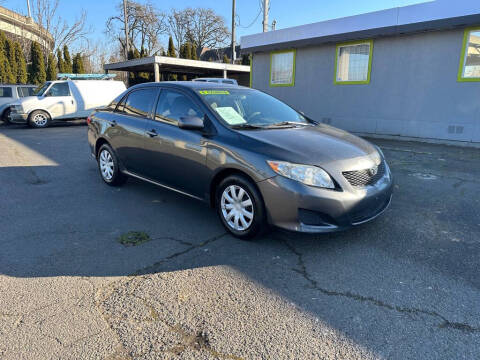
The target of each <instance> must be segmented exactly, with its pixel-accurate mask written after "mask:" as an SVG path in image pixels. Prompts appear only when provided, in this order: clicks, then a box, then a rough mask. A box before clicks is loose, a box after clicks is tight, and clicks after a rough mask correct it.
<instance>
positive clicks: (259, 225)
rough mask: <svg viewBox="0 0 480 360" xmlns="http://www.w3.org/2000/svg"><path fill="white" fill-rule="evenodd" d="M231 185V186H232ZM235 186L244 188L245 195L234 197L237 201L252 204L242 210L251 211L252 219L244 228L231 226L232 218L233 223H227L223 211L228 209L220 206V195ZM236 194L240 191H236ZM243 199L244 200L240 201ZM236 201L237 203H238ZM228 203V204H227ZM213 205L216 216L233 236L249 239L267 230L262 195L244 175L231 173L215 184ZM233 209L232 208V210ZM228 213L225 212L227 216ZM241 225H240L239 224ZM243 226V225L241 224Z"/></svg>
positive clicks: (238, 222)
mask: <svg viewBox="0 0 480 360" xmlns="http://www.w3.org/2000/svg"><path fill="white" fill-rule="evenodd" d="M232 186H233V188H232ZM235 187H239V188H241V189H243V190H244V192H245V194H246V195H247V196H245V195H243V196H242V199H234V200H236V201H237V202H238V203H244V202H247V201H248V200H251V203H252V205H251V206H249V207H246V208H245V209H244V210H247V211H248V212H251V211H253V219H252V220H251V223H250V224H249V226H248V227H246V228H245V229H240V230H239V229H236V228H234V227H232V226H235V221H234V220H233V222H234V224H229V223H228V220H227V219H226V218H225V215H224V211H226V212H228V209H226V208H223V207H222V206H223V205H222V196H223V194H224V192H225V191H226V189H227V188H229V189H235ZM227 194H230V195H231V192H228V191H227ZM236 194H237V195H239V194H240V192H237V193H236ZM242 200H244V201H242ZM238 203H237V205H239V204H238ZM227 205H230V204H227ZM215 207H216V209H217V213H218V217H219V218H220V221H221V222H222V224H223V226H224V227H225V228H226V229H227V230H228V231H229V232H230V233H231V234H233V235H234V236H236V237H238V238H240V239H243V240H249V239H252V238H254V237H255V236H256V235H258V234H259V233H260V232H264V231H266V230H268V226H267V223H266V220H265V205H264V203H263V199H262V196H261V194H260V192H259V191H258V189H257V187H256V186H255V185H254V184H253V183H252V182H251V181H250V180H249V179H248V178H246V177H244V176H241V175H231V176H228V177H226V178H225V179H223V180H222V181H221V182H220V184H219V185H218V186H217V189H216V191H215ZM232 211H233V210H232ZM228 215H230V213H227V216H228ZM244 219H245V220H247V221H248V218H246V217H244ZM237 224H240V219H239V220H237ZM241 226H242V225H241ZM242 227H243V226H242Z"/></svg>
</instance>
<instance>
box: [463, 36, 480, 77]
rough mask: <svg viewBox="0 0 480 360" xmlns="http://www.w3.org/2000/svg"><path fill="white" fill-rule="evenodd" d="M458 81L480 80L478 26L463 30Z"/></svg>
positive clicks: (479, 38)
mask: <svg viewBox="0 0 480 360" xmlns="http://www.w3.org/2000/svg"><path fill="white" fill-rule="evenodd" d="M458 81H480V27H479V28H474V29H467V30H465V33H464V35H463V46H462V54H461V57H460V68H459V70H458Z"/></svg>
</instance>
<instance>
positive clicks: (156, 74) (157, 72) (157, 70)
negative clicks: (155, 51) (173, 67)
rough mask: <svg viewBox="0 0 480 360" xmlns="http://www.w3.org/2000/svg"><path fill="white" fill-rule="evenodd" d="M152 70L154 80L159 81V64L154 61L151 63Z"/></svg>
mask: <svg viewBox="0 0 480 360" xmlns="http://www.w3.org/2000/svg"><path fill="white" fill-rule="evenodd" d="M153 72H154V74H155V82H159V81H160V64H159V63H157V62H155V63H154V64H153Z"/></svg>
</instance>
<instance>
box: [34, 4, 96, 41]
mask: <svg viewBox="0 0 480 360" xmlns="http://www.w3.org/2000/svg"><path fill="white" fill-rule="evenodd" d="M31 5H32V17H33V19H34V21H35V22H36V23H37V24H38V25H40V26H42V27H43V28H44V29H45V30H47V32H49V33H50V34H52V36H53V42H54V44H53V48H54V49H61V48H62V47H63V46H64V45H71V44H72V43H74V42H76V41H79V40H82V39H83V40H86V37H87V35H88V34H89V33H90V32H91V30H90V29H87V28H86V26H85V24H86V20H87V13H86V12H85V10H83V11H82V12H81V13H80V15H79V16H78V17H77V18H75V20H74V22H73V23H72V24H69V23H68V22H67V21H66V20H64V19H63V18H62V17H61V16H60V15H58V14H57V10H58V5H59V0H33V1H32V2H31ZM43 45H44V47H47V46H46V45H47V44H43Z"/></svg>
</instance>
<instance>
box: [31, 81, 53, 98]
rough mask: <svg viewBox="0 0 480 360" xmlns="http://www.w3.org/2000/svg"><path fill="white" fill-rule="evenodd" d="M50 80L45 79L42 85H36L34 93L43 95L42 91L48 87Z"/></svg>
mask: <svg viewBox="0 0 480 360" xmlns="http://www.w3.org/2000/svg"><path fill="white" fill-rule="evenodd" d="M50 84H51V82H50V81H47V82H46V83H45V84H43V85H40V86H39V87H37V88H36V89H35V92H34V94H35V95H37V96H43V93H44V92H45V91H46V90H47V89H48V87H49V86H50Z"/></svg>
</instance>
